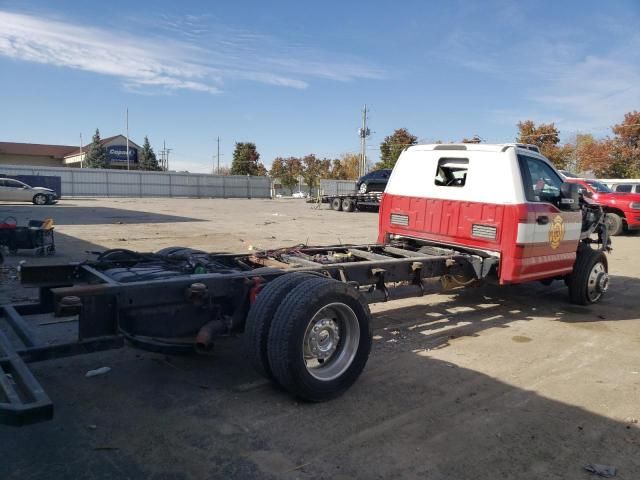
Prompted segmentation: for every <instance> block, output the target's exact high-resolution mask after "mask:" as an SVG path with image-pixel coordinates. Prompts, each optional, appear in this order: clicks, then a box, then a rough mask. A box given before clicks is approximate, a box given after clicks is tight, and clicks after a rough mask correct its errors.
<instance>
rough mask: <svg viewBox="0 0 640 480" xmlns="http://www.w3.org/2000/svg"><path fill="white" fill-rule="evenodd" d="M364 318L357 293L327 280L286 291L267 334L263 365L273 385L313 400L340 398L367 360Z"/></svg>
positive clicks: (364, 307) (367, 336)
mask: <svg viewBox="0 0 640 480" xmlns="http://www.w3.org/2000/svg"><path fill="white" fill-rule="evenodd" d="M370 316H371V314H370V312H369V307H368V305H367V303H366V301H365V299H364V298H363V297H362V295H361V294H360V293H359V292H358V291H356V289H355V288H354V287H352V286H350V285H347V284H345V283H342V282H338V281H336V280H333V279H328V278H319V279H317V280H310V281H307V282H305V283H303V284H300V285H298V286H297V287H296V288H294V289H293V290H291V292H290V293H289V295H287V297H286V298H285V299H284V301H283V302H282V304H281V305H280V307H279V308H278V310H277V311H276V314H275V315H274V317H273V321H272V323H271V329H270V331H269V344H268V356H269V364H270V366H271V371H272V373H273V375H274V377H276V379H277V381H278V383H279V384H280V385H281V386H282V387H283V388H284V389H286V390H288V391H289V392H290V393H292V394H294V395H296V396H298V397H300V398H303V399H305V400H309V401H313V402H322V401H325V400H329V399H331V398H334V397H337V396H338V395H340V394H342V393H343V392H344V391H345V390H347V389H348V388H349V387H350V386H351V385H352V384H353V383H354V382H355V381H356V380H357V379H358V377H359V376H360V373H361V372H362V370H363V369H364V366H365V365H366V363H367V359H368V358H369V352H370V351H371V330H370V326H369V320H370Z"/></svg>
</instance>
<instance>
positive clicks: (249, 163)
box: [231, 142, 267, 175]
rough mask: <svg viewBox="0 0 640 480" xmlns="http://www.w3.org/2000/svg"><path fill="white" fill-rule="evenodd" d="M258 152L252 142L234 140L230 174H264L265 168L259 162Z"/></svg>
mask: <svg viewBox="0 0 640 480" xmlns="http://www.w3.org/2000/svg"><path fill="white" fill-rule="evenodd" d="M259 160H260V154H259V153H258V150H257V148H256V144H255V143H252V142H236V147H235V149H234V151H233V161H232V163H231V175H266V173H267V169H266V168H265V167H264V165H262V163H260V161H259Z"/></svg>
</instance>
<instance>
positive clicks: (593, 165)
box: [576, 111, 640, 178]
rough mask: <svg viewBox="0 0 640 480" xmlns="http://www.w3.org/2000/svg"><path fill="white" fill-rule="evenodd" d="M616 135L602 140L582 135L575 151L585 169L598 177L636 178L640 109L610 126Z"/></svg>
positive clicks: (639, 161)
mask: <svg viewBox="0 0 640 480" xmlns="http://www.w3.org/2000/svg"><path fill="white" fill-rule="evenodd" d="M611 131H612V133H613V134H614V136H613V138H610V137H607V138H604V139H601V140H598V139H595V138H594V137H593V135H580V136H579V137H578V139H579V141H577V142H576V144H577V147H576V153H577V157H578V162H579V166H580V168H581V169H582V170H591V171H592V172H593V173H594V174H595V175H596V176H599V177H608V178H633V177H638V176H640V112H637V111H633V112H629V113H627V114H626V115H625V116H624V120H623V121H622V123H619V124H617V125H614V126H613V127H611Z"/></svg>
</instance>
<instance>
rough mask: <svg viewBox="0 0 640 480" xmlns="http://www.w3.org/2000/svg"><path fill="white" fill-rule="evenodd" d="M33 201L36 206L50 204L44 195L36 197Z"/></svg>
mask: <svg viewBox="0 0 640 480" xmlns="http://www.w3.org/2000/svg"><path fill="white" fill-rule="evenodd" d="M32 201H33V204H34V205H46V204H47V203H48V202H49V200H48V199H47V197H46V195H43V194H42V193H38V194H36V195H34V196H33V200H32Z"/></svg>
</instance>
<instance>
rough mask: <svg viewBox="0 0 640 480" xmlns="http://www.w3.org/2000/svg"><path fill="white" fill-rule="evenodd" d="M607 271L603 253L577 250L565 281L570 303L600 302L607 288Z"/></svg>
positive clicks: (582, 249) (588, 249)
mask: <svg viewBox="0 0 640 480" xmlns="http://www.w3.org/2000/svg"><path fill="white" fill-rule="evenodd" d="M599 270H602V271H599ZM608 270H609V264H608V262H607V257H606V255H605V254H604V252H602V251H600V250H594V249H592V248H590V247H584V248H581V249H579V250H578V257H577V258H576V263H575V265H574V266H573V272H572V273H571V275H569V277H568V281H567V284H568V287H569V300H570V301H571V303H575V304H577V305H590V304H592V303H596V302H598V301H600V299H601V298H602V296H603V295H604V293H605V292H606V291H607V288H608V286H609V275H608V273H607V272H608Z"/></svg>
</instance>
